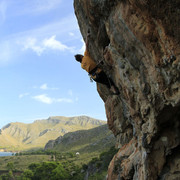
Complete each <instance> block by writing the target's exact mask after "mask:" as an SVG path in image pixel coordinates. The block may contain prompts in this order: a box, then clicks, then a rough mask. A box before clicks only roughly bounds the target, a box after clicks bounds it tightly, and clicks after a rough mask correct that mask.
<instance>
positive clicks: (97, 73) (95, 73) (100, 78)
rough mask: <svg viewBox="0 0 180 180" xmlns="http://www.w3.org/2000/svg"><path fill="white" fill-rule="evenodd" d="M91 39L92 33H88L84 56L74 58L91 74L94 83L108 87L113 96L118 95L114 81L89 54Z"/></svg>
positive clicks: (77, 55) (78, 55)
mask: <svg viewBox="0 0 180 180" xmlns="http://www.w3.org/2000/svg"><path fill="white" fill-rule="evenodd" d="M89 37H90V32H89V31H88V33H87V37H86V50H85V53H84V56H83V55H81V54H76V55H75V56H74V57H75V59H76V61H78V62H80V63H81V67H82V68H83V69H84V70H86V71H87V72H88V73H89V75H90V76H91V78H92V79H93V80H94V81H96V82H98V83H101V84H104V85H106V86H107V87H108V89H110V91H111V93H112V94H113V95H118V94H119V90H118V89H117V87H116V86H115V85H114V83H113V81H112V80H111V79H110V78H108V77H107V75H106V74H105V72H104V71H103V70H102V69H101V68H99V64H96V63H95V62H94V61H93V60H92V58H91V57H90V54H89V52H88V44H89Z"/></svg>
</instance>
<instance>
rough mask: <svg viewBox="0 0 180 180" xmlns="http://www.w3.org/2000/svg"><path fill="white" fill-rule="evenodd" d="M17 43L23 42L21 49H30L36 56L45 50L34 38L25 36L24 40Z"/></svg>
mask: <svg viewBox="0 0 180 180" xmlns="http://www.w3.org/2000/svg"><path fill="white" fill-rule="evenodd" d="M18 44H23V46H24V47H23V50H28V49H32V50H33V51H34V52H36V53H37V55H38V56H40V55H41V54H42V53H43V51H44V50H45V48H44V47H43V46H41V45H38V42H37V39H36V38H27V39H26V40H25V41H24V42H22V43H18Z"/></svg>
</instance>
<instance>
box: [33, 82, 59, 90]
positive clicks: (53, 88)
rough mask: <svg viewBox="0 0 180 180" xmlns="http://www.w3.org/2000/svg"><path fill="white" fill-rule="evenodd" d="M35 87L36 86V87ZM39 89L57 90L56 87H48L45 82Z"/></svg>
mask: <svg viewBox="0 0 180 180" xmlns="http://www.w3.org/2000/svg"><path fill="white" fill-rule="evenodd" d="M36 88H37V87H36ZM40 89H42V90H58V89H59V88H56V87H48V85H47V84H46V83H44V84H42V85H41V86H40Z"/></svg>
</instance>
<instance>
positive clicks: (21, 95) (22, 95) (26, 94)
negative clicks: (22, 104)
mask: <svg viewBox="0 0 180 180" xmlns="http://www.w3.org/2000/svg"><path fill="white" fill-rule="evenodd" d="M28 95H29V93H23V94H20V95H19V98H20V99H21V98H23V97H25V96H28Z"/></svg>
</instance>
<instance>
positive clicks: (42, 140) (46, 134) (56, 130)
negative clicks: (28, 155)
mask: <svg viewBox="0 0 180 180" xmlns="http://www.w3.org/2000/svg"><path fill="white" fill-rule="evenodd" d="M105 124H106V122H105V121H102V120H98V119H94V118H91V117H87V116H77V117H63V116H54V117H49V118H48V119H43V120H37V121H34V122H33V123H31V124H24V123H19V122H16V123H9V124H7V125H6V126H4V127H3V128H2V129H0V149H1V150H6V151H21V150H30V149H38V148H44V146H45V145H46V143H47V142H48V141H49V140H55V139H57V138H58V137H59V136H63V135H65V134H66V133H69V132H74V131H78V130H88V129H92V128H96V127H98V126H102V125H105Z"/></svg>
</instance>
